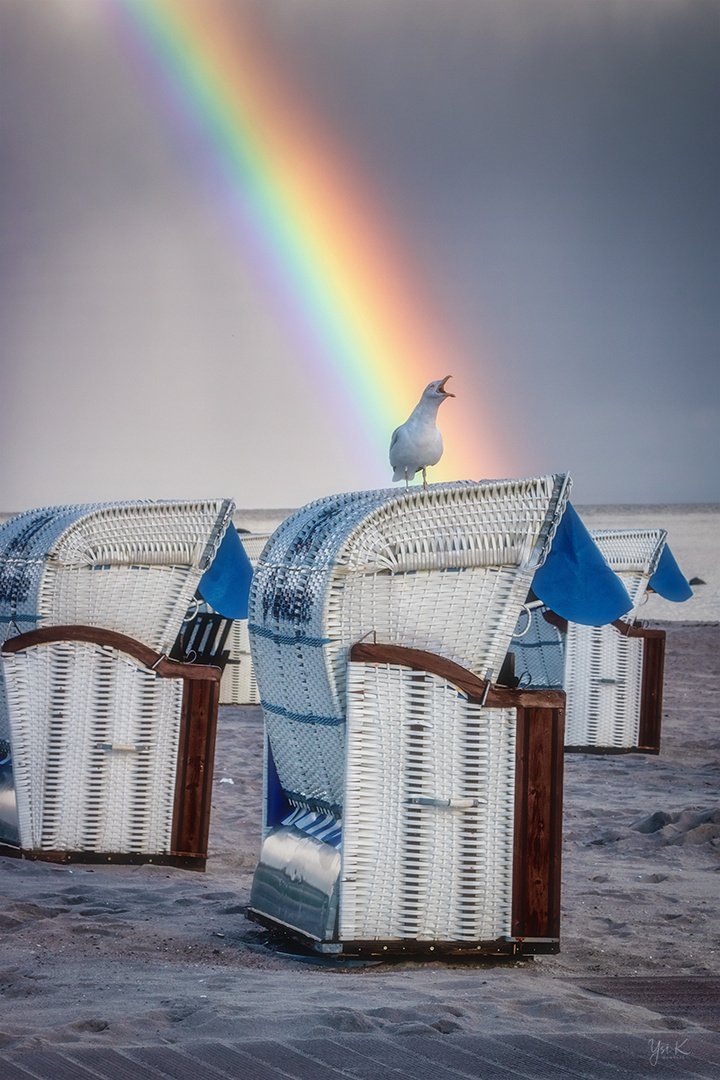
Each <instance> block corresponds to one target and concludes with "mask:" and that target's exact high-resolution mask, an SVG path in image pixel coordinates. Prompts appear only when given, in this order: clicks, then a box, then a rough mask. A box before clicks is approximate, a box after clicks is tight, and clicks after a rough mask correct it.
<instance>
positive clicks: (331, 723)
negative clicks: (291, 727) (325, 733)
mask: <svg viewBox="0 0 720 1080" xmlns="http://www.w3.org/2000/svg"><path fill="white" fill-rule="evenodd" d="M261 705H262V707H263V709H265V711H266V712H269V713H272V714H273V715H274V716H284V717H285V719H286V720H297V721H298V723H300V724H324V725H325V727H337V726H338V725H339V724H344V723H345V718H344V717H342V716H316V715H315V714H314V713H296V712H290V710H289V709H284V708H283V706H282V705H271V704H270V703H269V702H267V701H262V702H261Z"/></svg>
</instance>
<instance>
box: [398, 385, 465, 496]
mask: <svg viewBox="0 0 720 1080" xmlns="http://www.w3.org/2000/svg"><path fill="white" fill-rule="evenodd" d="M449 378H451V376H450V375H446V376H445V378H444V379H436V380H435V382H431V383H428V385H427V386H426V387H425V389H424V390H423V394H422V397H421V398H420V400H419V401H418V403H417V405H416V406H415V408H414V409H413V411H412V412H411V413H410V416H409V417H408V418H407V420H406V421H405V423H404V424H401V425H400V427H399V428H395V430H394V431H393V433H392V438H391V439H390V464H391V465H392V467H393V469H394V470H395V471H394V472H393V480H404V481H405V487H406V488H407V487H409V486H410V480H411V479H412V477H413V476H414V475H415V473H416V472H420V470H421V469H422V474H423V487H424V489H425V490H426V491H427V474H426V472H425V470H426V468H427V466H428V465H437V463H438V461H439V460H440V458H441V457H442V452H443V441H442V435H441V434H440V432H439V431H438V429H437V426H436V423H435V421H436V419H437V411H438V408H439V407H440V405H442V403H443V401H445V398H449V397H455V395H454V394H451V393H450V391H449V390H446V389H445V383H446V382H447V381H448V379H449Z"/></svg>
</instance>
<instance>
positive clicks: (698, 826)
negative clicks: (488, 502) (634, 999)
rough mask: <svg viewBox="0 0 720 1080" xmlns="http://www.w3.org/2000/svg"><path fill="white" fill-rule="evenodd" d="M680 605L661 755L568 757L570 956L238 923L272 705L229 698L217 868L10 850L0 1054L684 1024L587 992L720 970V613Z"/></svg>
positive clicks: (213, 858) (702, 564) (2, 866)
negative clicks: (447, 947)
mask: <svg viewBox="0 0 720 1080" xmlns="http://www.w3.org/2000/svg"><path fill="white" fill-rule="evenodd" d="M708 514H709V516H710V517H711V518H714V521H715V522H717V520H718V517H717V509H716V508H714V509H713V510H712V511H709V512H708ZM583 516H584V520H586V523H587V524H588V525H589V526H590V527H591V528H593V527H605V526H604V525H596V523H595V522H594V521H590V520H588V518H589V515H583ZM615 524H616V527H622V526H623V522H621V521H620V522H618V521H616V523H615ZM678 524H679V526H680V527H679V528H678V529H677V530H676V536H675V539H674V542H673V539H672V538H671V546H672V547H673V551H674V553H675V555H676V557H678V561H679V562H680V565H681V567H682V569H683V570H684V572H685V573H686V575H687V576H693V575H698V576H701V577H703V579H704V580H706V581H707V582H708V583H710V589H712V588H713V587H714V586H713V585H712V581H715V582H716V584H717V578H713V574H714V573H715V574H716V573H717V569H716V568H717V566H718V561H717V560H715V561H713V558H711V556H710V554H709V553H708V549H707V547H704V548H702V550H701V551H700V553H699V555H698V558H697V560H696V561H692V560H691V559H689V560H686V558H685V552H686V551H690V550H691V546H692V545H690V546H689V547H688V548H684V547H683V541H682V534H683V531H686V532H687V533H688V537H690V538H691V537H692V534H693V522H692V521H690V523H689V524H688V517H687V515H686V516H685V517H684V518H683V519H682V522H680V520H679V519H678ZM695 524H697V522H695ZM664 527H667V515H666V523H665V525H664ZM254 531H261V530H254ZM714 542H715V543H717V541H714ZM710 551H712V548H710ZM689 603H692V601H690V602H689ZM688 608H689V604H688V605H682V606H677V605H675V606H674V608H673V610H674V614H675V621H672V622H668V621H662V622H657V621H654V622H652V623H651V625H658V626H662V627H663V628H664V629H665V630H666V631H667V635H668V638H667V661H666V682H665V700H664V709H663V739H662V751H661V753H660V755H659V756H652V755H643V754H629V755H622V756H608V757H599V756H587V755H567V756H566V759H565V769H566V774H565V775H566V785H565V809H564V837H565V843H564V851H563V885H562V890H563V892H562V908H563V918H562V927H561V952H560V954H559V955H557V956H547V957H542V958H536V959H534V960H533V959H530V960H525V961H520V962H516V961H509V962H507V961H506V962H489V961H485V962H478V963H473V964H467V963H465V964H461V963H451V962H422V961H420V962H410V963H407V962H403V963H397V964H374V965H366V966H360V965H357V964H351V963H344V964H342V963H341V964H339V965H336V966H332V965H329V964H328V963H326V962H324V961H320V960H315V959H306V958H302V957H297V956H293V955H292V949H293V946H292V945H291V944H289V943H287V944H283V942H282V941H281V939H277V938H273V936H272V935H270V934H269V933H267V932H266V931H264V930H263V929H262V928H260V927H258V926H257V925H256V924H254V923H252V922H249V921H248V920H247V919H246V918H245V915H244V909H245V905H246V904H247V902H248V899H249V891H250V884H251V879H252V873H253V870H254V867H255V863H256V860H257V856H258V852H259V845H260V835H259V822H260V799H261V787H262V717H261V711H260V709H259V708H258V707H228V706H223V707H221V709H220V716H219V732H218V746H217V754H216V763H215V784H214V798H213V811H212V822H211V833H210V855H209V860H208V867H207V871H206V872H205V873H202V874H200V873H193V872H189V871H182V870H175V869H172V868H167V867H157V866H152V865H148V866H140V867H124V866H108V867H98V866H80V865H75V866H73V867H72V869H68V868H67V867H63V866H53V865H50V864H46V863H32V862H25V861H20V860H15V859H7V858H5V859H0V934H1V935H2V956H1V959H0V1052H1V1051H2V1049H3V1048H5V1049H7V1050H15V1049H21V1048H29V1047H36V1048H37V1047H46V1048H59V1047H67V1046H73V1045H74V1046H83V1045H95V1046H98V1045H102V1046H132V1045H139V1044H151V1043H158V1042H160V1043H168V1044H170V1043H172V1044H178V1045H182V1044H183V1043H185V1042H188V1043H189V1042H191V1041H192V1040H197V1039H201V1038H208V1039H216V1038H217V1039H232V1040H244V1039H248V1040H251V1039H258V1038H263V1037H273V1038H291V1037H300V1036H307V1035H313V1034H326V1035H327V1034H328V1033H333V1032H358V1033H362V1032H385V1033H387V1034H398V1033H412V1032H426V1033H433V1034H452V1033H455V1032H460V1033H484V1032H487V1033H498V1032H508V1031H514V1032H524V1033H533V1032H534V1033H537V1034H542V1033H548V1032H563V1031H566V1032H577V1031H582V1032H600V1031H603V1030H607V1031H610V1030H614V1031H618V1030H622V1031H627V1032H628V1033H635V1034H637V1033H639V1032H647V1033H650V1034H652V1033H655V1035H656V1036H659V1035H662V1034H663V1033H665V1034H667V1033H670V1032H677V1031H684V1032H685V1033H686V1034H688V1035H690V1034H692V1030H693V1023H692V1021H691V1020H689V1019H687V1018H682V1017H680V1016H676V1015H674V1014H673V1012H672V1009H670V1010H668V1011H666V1012H664V1013H658V1012H657V1011H649V1010H648V1009H646V1008H643V1007H641V1006H636V1005H627V1004H622V1003H621V1002H619V1001H617V1000H615V999H613V998H612V997H600V996H598V995H596V994H593V993H591V992H590V991H588V990H586V989H584V982H586V981H587V980H588V979H590V978H594V977H598V976H608V977H614V976H634V975H638V976H647V975H672V976H677V975H708V974H710V975H720V685H719V682H720V616H719V612H718V607H716V606H715V604H714V602H713V601H712V600H711V597H710V591H709V590H708V592H707V593H706V594H705V596H704V598H702V599H701V601H698V603H697V605H696V611H698V612H700V617H699V616H698V615H695V617H694V619H692V618H684V616H685V614H686V612H687V611H688ZM680 619H682V621H680ZM0 1072H1V1070H0Z"/></svg>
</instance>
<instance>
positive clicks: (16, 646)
mask: <svg viewBox="0 0 720 1080" xmlns="http://www.w3.org/2000/svg"><path fill="white" fill-rule="evenodd" d="M56 641H86V642H88V643H89V644H91V645H106V646H108V647H109V648H111V649H118V650H119V651H120V652H124V653H127V655H128V656H132V658H133V660H137V661H138V662H139V663H141V664H144V665H145V667H148V668H152V669H153V671H156V672H157V674H158V675H159V676H161V678H163V679H196V680H197V679H200V680H208V679H209V680H211V681H213V682H220V680H221V678H222V671H221V670H220V668H217V667H212V666H210V665H202V664H180V663H178V662H177V661H176V660H168V659H167V658H166V657H165V655H164V654H163V653H158V652H155V650H154V649H151V648H150V647H149V646H148V645H143V643H142V642H141V641H136V640H135V638H131V637H128V636H127V634H118V633H116V632H115V631H114V630H106V629H104V628H103V627H100V626H40V627H38V628H37V629H36V630H29V631H28V632H27V633H26V634H18V635H17V637H12V638H8V640H7V641H5V642H4V643H3V646H2V651H3V653H5V655H7V654H9V653H17V652H23V651H24V650H25V649H30V648H32V647H33V646H34V645H48V644H52V643H53V642H56Z"/></svg>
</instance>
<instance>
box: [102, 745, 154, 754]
mask: <svg viewBox="0 0 720 1080" xmlns="http://www.w3.org/2000/svg"><path fill="white" fill-rule="evenodd" d="M95 749H96V750H118V751H121V752H122V753H126V754H133V753H135V754H142V753H144V752H145V751H146V750H149V749H150V746H149V744H148V743H117V742H101V743H96V744H95Z"/></svg>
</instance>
